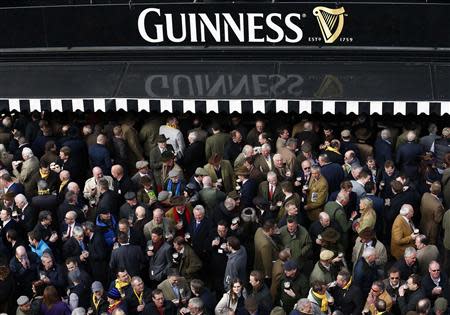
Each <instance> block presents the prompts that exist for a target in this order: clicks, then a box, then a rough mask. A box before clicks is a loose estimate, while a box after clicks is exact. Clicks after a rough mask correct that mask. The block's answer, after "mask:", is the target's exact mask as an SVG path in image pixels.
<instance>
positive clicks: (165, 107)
mask: <svg viewBox="0 0 450 315" xmlns="http://www.w3.org/2000/svg"><path fill="white" fill-rule="evenodd" d="M121 110H123V111H134V112H157V113H163V112H173V113H188V112H191V113H225V114H229V113H233V112H237V113H250V114H252V113H254V114H256V113H262V114H268V113H282V112H283V113H293V114H302V113H308V114H327V113H330V114H344V115H345V114H361V113H366V114H379V115H383V114H390V115H397V114H401V115H408V114H413V115H420V114H425V115H431V114H434V115H446V114H450V102H424V101H420V102H410V101H408V102H399V101H395V102H381V101H340V100H339V101H330V100H324V101H318V100H287V99H275V100H273V99H267V100H266V99H255V100H245V99H229V100H223V99H220V100H218V99H203V100H196V99H143V98H139V99H131V98H130V99H127V98H91V99H89V98H87V99H82V98H73V99H0V111H8V112H14V111H17V112H32V111H38V112H41V111H51V112H56V111H59V112H63V111H64V112H76V111H82V112H97V111H100V112H110V111H121Z"/></svg>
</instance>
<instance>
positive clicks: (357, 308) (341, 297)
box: [330, 284, 364, 315]
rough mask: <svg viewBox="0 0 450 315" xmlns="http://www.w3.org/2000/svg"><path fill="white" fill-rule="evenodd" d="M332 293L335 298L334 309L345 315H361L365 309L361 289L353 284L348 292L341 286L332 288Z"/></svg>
mask: <svg viewBox="0 0 450 315" xmlns="http://www.w3.org/2000/svg"><path fill="white" fill-rule="evenodd" d="M330 293H331V295H332V296H333V298H334V309H335V310H340V311H342V313H344V314H348V315H359V314H361V313H362V310H363V307H364V299H363V296H362V292H361V289H360V288H359V287H358V286H356V285H354V284H352V285H350V287H349V288H348V289H347V290H344V289H342V288H341V287H339V286H335V287H332V288H331V289H330Z"/></svg>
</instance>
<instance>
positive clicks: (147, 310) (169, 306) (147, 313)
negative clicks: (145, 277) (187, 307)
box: [142, 300, 177, 315]
mask: <svg viewBox="0 0 450 315" xmlns="http://www.w3.org/2000/svg"><path fill="white" fill-rule="evenodd" d="M163 308H164V312H163V315H177V307H176V306H175V304H173V303H172V302H171V301H167V300H165V301H164V305H163ZM142 315H160V313H159V312H158V309H157V308H156V305H155V303H153V302H152V303H148V304H145V307H144V312H142Z"/></svg>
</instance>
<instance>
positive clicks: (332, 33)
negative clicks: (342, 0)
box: [313, 6, 345, 44]
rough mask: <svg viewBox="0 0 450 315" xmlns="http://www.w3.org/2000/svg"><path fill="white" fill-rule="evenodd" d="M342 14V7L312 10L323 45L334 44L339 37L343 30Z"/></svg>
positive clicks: (320, 7)
mask: <svg viewBox="0 0 450 315" xmlns="http://www.w3.org/2000/svg"><path fill="white" fill-rule="evenodd" d="M344 13H345V9H344V7H340V8H337V9H330V8H327V7H322V6H319V7H315V8H314V9H313V14H314V15H315V16H316V18H317V22H318V23H319V26H320V30H321V32H322V37H323V39H324V41H325V43H327V44H331V43H334V41H335V40H336V39H338V37H339V35H341V32H342V29H343V28H344Z"/></svg>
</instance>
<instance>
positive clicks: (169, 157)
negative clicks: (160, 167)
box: [161, 150, 175, 162]
mask: <svg viewBox="0 0 450 315" xmlns="http://www.w3.org/2000/svg"><path fill="white" fill-rule="evenodd" d="M174 157H175V155H174V154H173V152H172V151H169V150H167V151H164V152H163V153H162V154H161V161H162V162H167V161H170V160H172V159H173V158H174Z"/></svg>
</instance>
